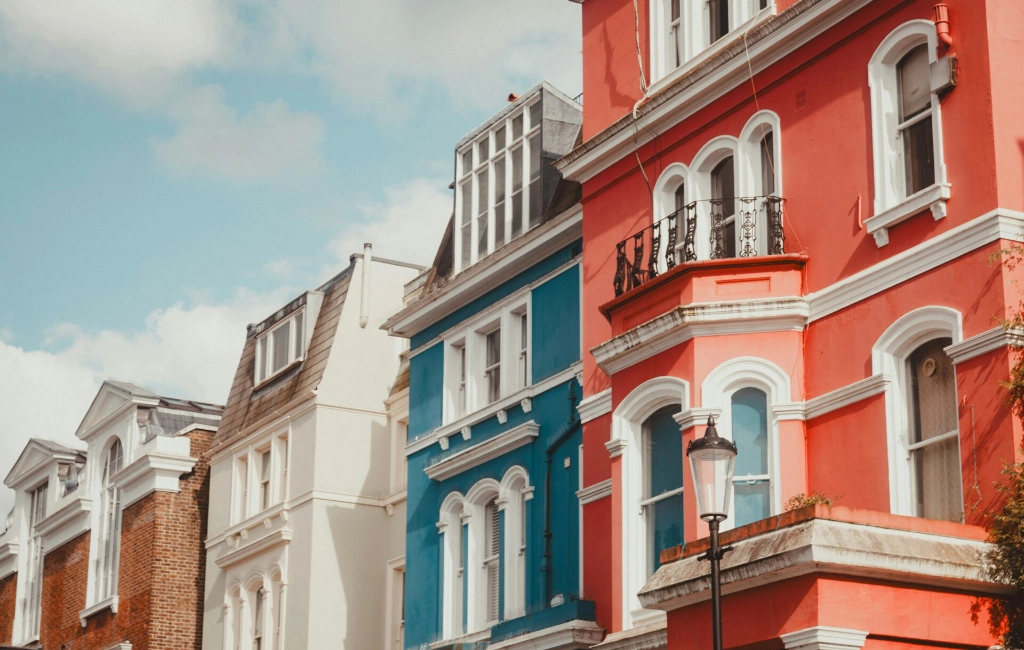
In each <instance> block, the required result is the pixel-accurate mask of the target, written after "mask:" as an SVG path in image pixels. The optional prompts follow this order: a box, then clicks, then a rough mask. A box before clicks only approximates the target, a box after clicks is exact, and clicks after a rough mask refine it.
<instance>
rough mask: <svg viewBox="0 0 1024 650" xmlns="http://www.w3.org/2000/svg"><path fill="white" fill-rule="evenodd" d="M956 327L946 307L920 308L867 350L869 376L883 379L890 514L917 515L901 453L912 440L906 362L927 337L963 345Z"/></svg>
mask: <svg viewBox="0 0 1024 650" xmlns="http://www.w3.org/2000/svg"><path fill="white" fill-rule="evenodd" d="M962 323H963V318H962V316H961V314H960V312H958V311H956V310H955V309H952V308H950V307H941V306H927V307H921V308H919V309H915V310H913V311H911V312H908V313H907V314H904V315H903V316H901V317H900V318H898V319H897V320H896V321H895V322H893V324H892V325H890V326H889V327H888V328H887V329H886V330H885V332H883V333H882V335H881V336H880V337H879V338H878V341H877V342H876V343H875V345H874V347H873V348H872V351H871V365H872V371H873V373H874V374H876V375H884V376H886V377H888V378H889V381H888V382H887V384H886V388H885V419H886V433H887V435H886V440H887V443H888V451H889V507H890V510H891V511H892V513H893V514H896V515H906V516H908V517H914V516H916V514H917V504H916V498H915V497H916V494H915V492H916V488H915V486H914V483H913V471H912V468H911V458H910V454H909V453H908V449H907V447H908V446H909V445H910V440H911V438H912V431H911V427H912V422H911V420H910V415H909V414H910V408H911V402H910V400H911V388H910V373H909V370H908V368H907V361H908V359H909V358H910V355H911V354H912V353H913V352H914V351H915V350H916V349H917V348H919V347H920V346H921V345H922V344H924V343H927V342H928V341H931V340H933V339H937V338H948V339H952V345H956V344H957V343H960V342H961V341H963V325H962ZM954 370H955V365H954Z"/></svg>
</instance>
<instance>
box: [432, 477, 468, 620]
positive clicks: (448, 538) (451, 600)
mask: <svg viewBox="0 0 1024 650" xmlns="http://www.w3.org/2000/svg"><path fill="white" fill-rule="evenodd" d="M463 508H464V503H463V498H462V495H461V494H459V493H458V492H453V493H451V494H449V495H448V496H447V497H446V498H445V500H444V503H443V504H441V519H440V521H438V523H437V528H438V532H440V533H441V535H442V540H441V558H440V559H441V575H442V580H443V584H442V585H441V593H442V603H441V611H442V619H441V634H442V636H443V638H445V639H452V638H455V637H457V636H461V635H462V634H464V633H465V632H464V630H465V629H466V625H465V617H464V614H463V611H464V603H465V596H466V572H465V567H466V558H465V555H466V546H467V540H466V539H465V538H466V535H465V534H464V532H465V527H464V525H463Z"/></svg>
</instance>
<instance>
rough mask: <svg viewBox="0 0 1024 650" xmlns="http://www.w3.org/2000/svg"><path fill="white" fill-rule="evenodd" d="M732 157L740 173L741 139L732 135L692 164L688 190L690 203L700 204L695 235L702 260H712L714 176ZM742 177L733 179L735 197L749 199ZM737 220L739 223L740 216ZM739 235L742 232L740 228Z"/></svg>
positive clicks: (702, 151)
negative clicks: (712, 174) (712, 193)
mask: <svg viewBox="0 0 1024 650" xmlns="http://www.w3.org/2000/svg"><path fill="white" fill-rule="evenodd" d="M729 156H732V159H733V169H734V170H735V172H739V167H740V142H739V139H738V138H734V137H733V136H731V135H720V136H718V137H715V138H712V139H711V140H709V141H708V142H707V143H706V144H705V145H704V146H703V147H701V149H700V151H698V152H697V155H696V156H694V158H693V162H692V163H691V164H690V184H689V185H688V186H687V191H688V192H689V194H690V200H691V201H697V230H696V233H695V234H694V249H695V250H696V253H697V259H698V260H707V259H710V258H711V240H710V235H711V204H710V203H709V201H710V199H711V198H712V196H711V172H712V170H714V168H715V166H716V165H718V163H720V162H722V161H723V160H725V159H726V158H728V157H729ZM740 176H741V175H740V174H739V173H734V176H733V183H734V184H735V186H734V193H735V194H736V196H737V197H740V196H747V195H746V194H744V188H743V187H742V186H741V185H740V181H741V177H740ZM736 218H737V220H738V219H739V214H738V213H737V215H736ZM736 231H737V232H739V226H738V224H737V228H736ZM685 239H686V238H685V237H679V242H678V244H677V245H676V248H677V250H682V249H683V247H684V246H686V241H685Z"/></svg>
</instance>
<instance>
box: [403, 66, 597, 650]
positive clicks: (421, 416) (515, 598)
mask: <svg viewBox="0 0 1024 650" xmlns="http://www.w3.org/2000/svg"><path fill="white" fill-rule="evenodd" d="M581 123H582V112H581V110H580V106H579V105H578V104H577V103H576V102H574V101H573V100H572V99H570V98H568V97H566V96H565V95H564V94H562V93H561V92H559V91H558V90H556V89H555V88H553V87H551V86H550V85H548V84H545V83H542V84H540V85H539V86H537V87H535V88H534V89H532V90H531V91H530V92H529V93H527V94H525V95H523V96H522V97H519V98H518V99H515V101H512V102H511V103H510V104H509V105H508V106H507V107H506V108H505V110H503V111H502V112H501V113H499V114H498V115H496V116H494V117H493V118H492V119H491V120H490V121H488V122H487V123H486V124H484V125H483V126H481V127H479V128H478V129H476V130H474V131H473V132H472V133H470V134H469V135H467V136H466V137H465V138H463V139H462V140H461V141H460V142H459V143H458V145H457V146H456V151H455V172H456V173H455V182H454V183H453V185H452V187H453V189H454V190H455V210H454V214H453V216H452V220H451V222H450V223H449V225H448V228H447V230H446V232H445V234H444V238H443V241H442V243H441V246H440V248H439V250H438V253H437V256H436V258H435V262H434V264H433V267H432V268H431V269H430V271H429V273H428V275H427V277H426V278H425V280H421V281H423V282H424V285H423V288H422V290H421V293H420V295H419V296H418V297H417V298H416V299H415V300H414V301H413V302H411V303H410V304H409V305H408V306H407V307H406V308H405V309H403V310H402V311H401V312H400V313H398V314H396V315H395V316H393V317H392V318H391V319H390V320H389V321H388V322H387V323H386V324H385V327H386V328H387V329H388V331H389V332H390V333H391V334H393V335H395V336H401V337H406V338H408V339H409V340H410V351H409V353H408V354H409V423H408V432H409V433H408V435H409V444H408V447H407V448H406V457H407V460H408V501H407V506H408V510H407V527H406V574H405V640H404V645H403V647H404V648H427V647H429V648H455V647H458V648H487V647H490V648H494V649H497V648H519V647H530V648H564V649H569V648H582V647H589V646H590V645H592V644H593V643H595V642H597V641H599V640H600V639H601V636H602V631H601V629H600V628H598V627H597V626H596V624H594V623H593V619H594V616H593V613H594V612H593V604H592V603H590V602H587V601H584V600H581V598H580V596H581V586H580V585H581V579H580V574H581V571H580V562H581V559H580V557H581V556H580V542H581V540H580V506H579V501H578V499H577V496H576V492H577V490H579V489H580V449H581V444H582V433H581V427H580V424H579V416H578V413H577V411H576V405H577V404H578V402H579V398H580V395H581V393H582V391H581V390H580V385H579V379H578V375H579V373H580V370H581V365H580V364H581V361H580V360H581V349H580V348H581V337H580V298H581V296H580V287H581V266H580V260H581V253H582V208H581V207H580V205H579V198H580V187H579V185H578V184H576V183H571V182H568V181H565V180H563V179H562V177H561V175H560V174H559V173H558V171H557V170H556V169H555V168H554V167H553V166H552V164H551V163H552V162H553V161H554V160H556V159H558V158H559V157H561V156H563V155H564V154H566V153H568V152H569V151H570V150H571V149H572V148H573V146H574V144H575V143H576V142H577V140H578V138H579V136H580V125H581ZM417 286H418V285H417Z"/></svg>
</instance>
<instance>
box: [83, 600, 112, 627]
mask: <svg viewBox="0 0 1024 650" xmlns="http://www.w3.org/2000/svg"><path fill="white" fill-rule="evenodd" d="M105 609H110V611H111V613H114V614H116V613H117V596H116V595H114V596H111V597H110V598H106V599H104V600H101V601H100V602H98V603H96V604H95V605H93V606H92V607H86V608H85V609H83V610H82V611H80V612H78V622H79V623H81V624H82V627H85V624H86V621H87V620H88V619H89V617H91V616H95V615H96V614H99V613H100V612H102V611H103V610H105Z"/></svg>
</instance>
